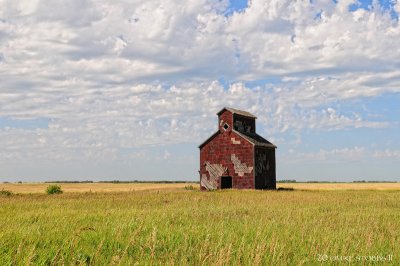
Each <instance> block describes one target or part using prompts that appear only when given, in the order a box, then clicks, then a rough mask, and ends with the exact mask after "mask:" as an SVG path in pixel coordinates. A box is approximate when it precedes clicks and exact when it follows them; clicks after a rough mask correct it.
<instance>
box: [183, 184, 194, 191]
mask: <svg viewBox="0 0 400 266" xmlns="http://www.w3.org/2000/svg"><path fill="white" fill-rule="evenodd" d="M185 189H186V190H195V188H194V186H192V185H189V186H185Z"/></svg>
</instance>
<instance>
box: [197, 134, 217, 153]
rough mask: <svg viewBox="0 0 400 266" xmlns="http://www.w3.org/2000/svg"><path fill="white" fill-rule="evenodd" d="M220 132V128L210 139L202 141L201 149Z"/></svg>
mask: <svg viewBox="0 0 400 266" xmlns="http://www.w3.org/2000/svg"><path fill="white" fill-rule="evenodd" d="M218 134H219V130H218V131H217V132H215V133H214V134H212V135H211V136H210V137H209V138H208V139H206V140H205V141H204V142H203V143H201V144H200V145H199V149H201V148H202V147H203V146H204V145H206V144H207V143H209V142H210V141H211V140H212V139H213V138H215V137H216V136H217V135H218Z"/></svg>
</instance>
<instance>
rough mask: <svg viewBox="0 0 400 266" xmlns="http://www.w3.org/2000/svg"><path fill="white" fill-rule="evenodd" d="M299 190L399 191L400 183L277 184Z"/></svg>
mask: <svg viewBox="0 0 400 266" xmlns="http://www.w3.org/2000/svg"><path fill="white" fill-rule="evenodd" d="M277 187H278V188H279V187H282V188H293V189H296V190H297V189H299V190H400V183H278V184H277Z"/></svg>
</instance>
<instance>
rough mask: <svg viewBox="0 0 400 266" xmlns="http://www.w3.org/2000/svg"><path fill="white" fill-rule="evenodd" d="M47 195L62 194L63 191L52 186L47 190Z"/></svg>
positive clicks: (58, 187) (57, 186)
mask: <svg viewBox="0 0 400 266" xmlns="http://www.w3.org/2000/svg"><path fill="white" fill-rule="evenodd" d="M46 192H47V194H49V195H50V194H61V193H63V191H62V190H61V187H60V186H59V185H50V186H48V187H47V189H46Z"/></svg>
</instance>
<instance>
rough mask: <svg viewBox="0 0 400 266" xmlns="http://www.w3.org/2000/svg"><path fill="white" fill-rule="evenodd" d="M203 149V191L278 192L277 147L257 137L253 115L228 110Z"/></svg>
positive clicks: (219, 119)
mask: <svg viewBox="0 0 400 266" xmlns="http://www.w3.org/2000/svg"><path fill="white" fill-rule="evenodd" d="M217 115H218V131H217V132H215V133H214V134H213V135H212V136H211V137H209V138H208V139H207V140H206V141H205V142H203V143H202V144H201V145H200V146H199V148H200V171H199V173H200V186H201V189H203V190H205V189H224V188H246V189H275V188H276V167H275V149H276V146H275V145H274V144H272V143H271V142H269V141H268V140H266V139H264V138H263V137H261V136H260V135H258V134H257V133H256V119H257V117H255V116H254V115H252V114H250V113H248V112H245V111H241V110H237V109H233V108H228V107H225V108H223V109H222V110H221V111H219V112H218V113H217Z"/></svg>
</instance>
